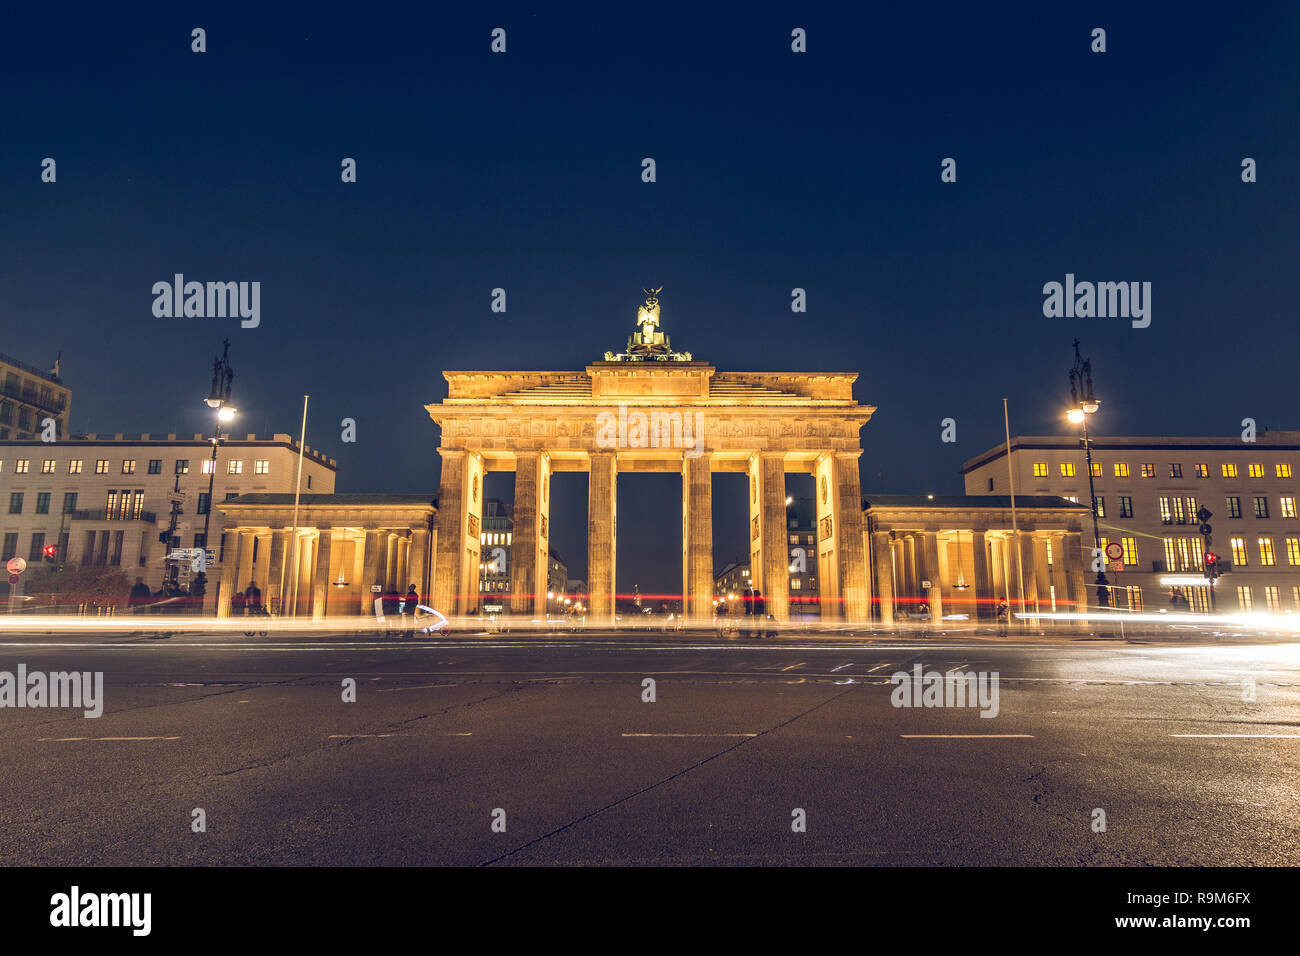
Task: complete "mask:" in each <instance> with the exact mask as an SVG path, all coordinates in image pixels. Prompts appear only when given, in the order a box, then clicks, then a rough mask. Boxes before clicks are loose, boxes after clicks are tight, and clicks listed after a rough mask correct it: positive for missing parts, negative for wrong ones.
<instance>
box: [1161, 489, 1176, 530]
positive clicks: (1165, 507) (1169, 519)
mask: <svg viewBox="0 0 1300 956" xmlns="http://www.w3.org/2000/svg"><path fill="white" fill-rule="evenodd" d="M1160 523H1161V524H1173V523H1174V514H1173V512H1172V511H1171V510H1170V509H1169V499H1168V498H1167V497H1165V496H1164V495H1161V496H1160Z"/></svg>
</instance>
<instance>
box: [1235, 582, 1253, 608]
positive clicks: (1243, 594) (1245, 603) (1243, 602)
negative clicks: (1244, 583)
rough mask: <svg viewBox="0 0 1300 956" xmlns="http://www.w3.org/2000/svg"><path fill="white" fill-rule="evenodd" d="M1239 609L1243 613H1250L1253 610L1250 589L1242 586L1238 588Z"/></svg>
mask: <svg viewBox="0 0 1300 956" xmlns="http://www.w3.org/2000/svg"><path fill="white" fill-rule="evenodd" d="M1237 607H1238V608H1240V609H1241V610H1243V611H1249V610H1250V609H1251V601H1250V588H1248V587H1241V586H1238V587H1237Z"/></svg>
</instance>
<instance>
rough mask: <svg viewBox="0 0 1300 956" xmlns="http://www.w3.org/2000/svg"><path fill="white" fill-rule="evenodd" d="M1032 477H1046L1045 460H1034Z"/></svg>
mask: <svg viewBox="0 0 1300 956" xmlns="http://www.w3.org/2000/svg"><path fill="white" fill-rule="evenodd" d="M1034 477H1035V478H1046V477H1047V462H1045V461H1036V462H1034Z"/></svg>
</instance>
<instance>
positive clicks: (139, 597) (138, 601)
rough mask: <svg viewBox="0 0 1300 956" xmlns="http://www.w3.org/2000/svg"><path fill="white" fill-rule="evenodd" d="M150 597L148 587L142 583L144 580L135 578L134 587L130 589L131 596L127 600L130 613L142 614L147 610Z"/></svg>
mask: <svg viewBox="0 0 1300 956" xmlns="http://www.w3.org/2000/svg"><path fill="white" fill-rule="evenodd" d="M150 597H151V595H150V593H149V585H147V584H145V583H144V578H141V577H137V578H136V579H135V585H134V586H133V587H132V588H131V596H130V598H129V599H128V600H129V602H130V605H131V610H132V612H133V613H135V614H144V613H145V612H146V611H147V610H148V606H149V598H150Z"/></svg>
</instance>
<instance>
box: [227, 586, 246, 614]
mask: <svg viewBox="0 0 1300 956" xmlns="http://www.w3.org/2000/svg"><path fill="white" fill-rule="evenodd" d="M247 602H248V599H247V598H246V597H245V596H244V592H243V591H236V592H235V593H234V596H233V597H231V599H230V613H231V614H233V615H235V617H243V616H244V613H245V608H244V606H245V604H246V603H247Z"/></svg>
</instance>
